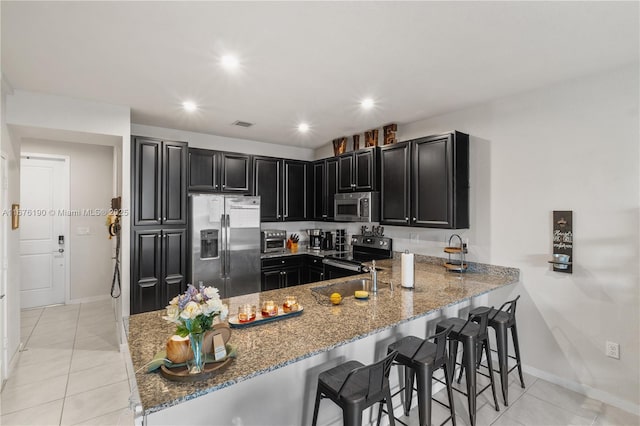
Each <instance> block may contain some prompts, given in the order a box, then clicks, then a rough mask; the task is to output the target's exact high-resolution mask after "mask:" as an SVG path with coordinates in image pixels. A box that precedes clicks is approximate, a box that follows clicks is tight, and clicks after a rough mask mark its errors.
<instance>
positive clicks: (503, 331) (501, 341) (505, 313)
mask: <svg viewBox="0 0 640 426" xmlns="http://www.w3.org/2000/svg"><path fill="white" fill-rule="evenodd" d="M518 299H520V296H518V297H516V298H515V299H513V300H509V301H507V302H505V303H503V304H502V306H500V308H499V309H494V308H490V309H489V316H488V318H489V322H488V325H489V327H491V328H493V329H494V330H495V332H496V349H497V350H496V352H497V353H498V373H499V376H500V385H501V388H502V397H503V399H504V405H505V406H507V405H509V377H508V376H509V373H510V372H511V371H513V370H514V369H515V368H517V369H518V375H519V376H520V385H521V386H522V388H523V389H524V387H525V386H524V377H523V376H522V361H521V358H520V345H519V344H518V327H517V325H516V304H517V302H518ZM482 309H487V308H486V307H483V306H481V307H479V308H476V309H474V310H472V311H471V312H470V313H469V314H472V313H477V312H479V311H480V310H482ZM509 329H510V330H511V340H513V349H514V352H515V355H516V356H515V357H514V356H511V355H509V350H508V339H507V330H509ZM508 358H511V359H514V360H516V365H514V366H513V367H512V368H511V369H509V366H508ZM489 365H490V364H489Z"/></svg>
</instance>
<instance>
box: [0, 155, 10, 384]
mask: <svg viewBox="0 0 640 426" xmlns="http://www.w3.org/2000/svg"><path fill="white" fill-rule="evenodd" d="M8 176H9V174H8V172H7V159H6V158H4V157H2V158H1V163H0V190H1V191H2V204H1V205H0V208H2V211H3V212H4V214H3V215H2V217H1V218H0V227H2V229H1V230H0V342H2V343H1V344H2V347H1V348H0V386H2V384H3V383H4V379H5V377H7V374H6V371H4V370H5V368H6V366H7V349H8V348H7V317H6V316H7V306H6V304H7V296H6V295H7V268H8V267H9V260H8V259H7V235H8V234H9V219H8V218H9V217H10V216H9V212H10V211H11V210H10V207H9V201H8V199H9V179H8Z"/></svg>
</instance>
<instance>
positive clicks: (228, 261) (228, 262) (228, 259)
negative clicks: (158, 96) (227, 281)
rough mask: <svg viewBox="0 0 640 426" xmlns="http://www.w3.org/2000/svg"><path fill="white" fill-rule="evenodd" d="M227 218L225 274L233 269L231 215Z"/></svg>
mask: <svg viewBox="0 0 640 426" xmlns="http://www.w3.org/2000/svg"><path fill="white" fill-rule="evenodd" d="M226 217H227V218H226V220H225V228H226V231H225V232H226V242H225V244H226V247H225V250H226V252H227V257H226V258H225V265H224V273H225V276H227V275H228V274H229V272H230V271H231V253H230V251H231V246H230V244H229V240H230V234H231V218H230V217H229V215H226Z"/></svg>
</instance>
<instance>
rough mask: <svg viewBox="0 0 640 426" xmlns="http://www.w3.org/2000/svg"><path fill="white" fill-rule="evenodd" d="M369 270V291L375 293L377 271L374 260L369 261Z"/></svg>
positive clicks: (376, 289) (376, 290)
mask: <svg viewBox="0 0 640 426" xmlns="http://www.w3.org/2000/svg"><path fill="white" fill-rule="evenodd" d="M369 272H371V292H372V293H373V294H376V293H377V292H378V271H377V270H376V261H375V260H372V261H371V268H370V269H369Z"/></svg>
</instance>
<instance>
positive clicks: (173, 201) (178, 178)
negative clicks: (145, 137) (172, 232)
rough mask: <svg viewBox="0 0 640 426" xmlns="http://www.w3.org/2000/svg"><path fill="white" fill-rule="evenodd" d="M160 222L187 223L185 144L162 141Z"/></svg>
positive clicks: (171, 223) (170, 223)
mask: <svg viewBox="0 0 640 426" xmlns="http://www.w3.org/2000/svg"><path fill="white" fill-rule="evenodd" d="M162 147H163V148H162V224H163V225H186V224H187V144H186V143H184V142H163V143H162Z"/></svg>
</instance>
